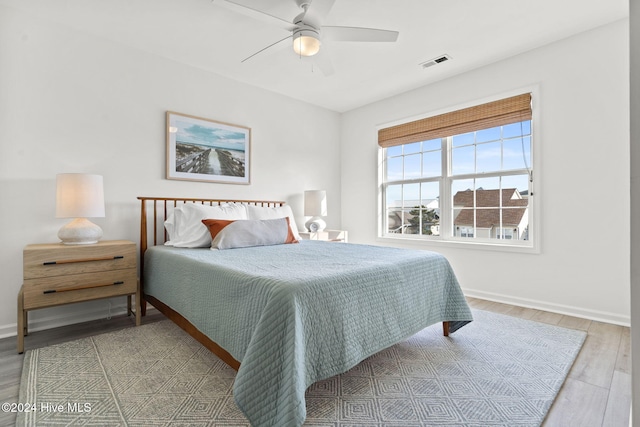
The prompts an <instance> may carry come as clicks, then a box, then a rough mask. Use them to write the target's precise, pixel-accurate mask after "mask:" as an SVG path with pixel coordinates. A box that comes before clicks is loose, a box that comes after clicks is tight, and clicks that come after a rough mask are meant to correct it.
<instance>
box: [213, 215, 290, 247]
mask: <svg viewBox="0 0 640 427" xmlns="http://www.w3.org/2000/svg"><path fill="white" fill-rule="evenodd" d="M202 223H203V224H204V225H205V226H206V227H207V228H208V229H209V233H210V234H211V239H212V241H211V249H232V248H247V247H251V246H270V245H282V244H286V243H298V240H296V238H295V236H294V235H293V233H292V231H291V227H289V218H278V219H261V220H242V219H241V220H226V219H203V220H202Z"/></svg>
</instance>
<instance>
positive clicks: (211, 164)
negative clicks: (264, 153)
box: [167, 111, 251, 184]
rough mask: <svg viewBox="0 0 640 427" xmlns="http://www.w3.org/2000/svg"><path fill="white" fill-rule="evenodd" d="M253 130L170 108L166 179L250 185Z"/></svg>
mask: <svg viewBox="0 0 640 427" xmlns="http://www.w3.org/2000/svg"><path fill="white" fill-rule="evenodd" d="M250 150H251V129H249V128H248V127H244V126H238V125H232V124H229V123H221V122H216V121H213V120H209V119H203V118H201V117H195V116H189V115H186V114H180V113H174V112H172V111H167V179H184V180H189V181H209V182H223V183H229V184H249V183H250V180H249V170H250V158H251V156H250V154H251V153H250Z"/></svg>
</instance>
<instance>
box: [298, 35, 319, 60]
mask: <svg viewBox="0 0 640 427" xmlns="http://www.w3.org/2000/svg"><path fill="white" fill-rule="evenodd" d="M293 51H294V52H295V53H296V54H298V55H301V56H313V55H315V54H316V53H318V52H319V51H320V38H319V37H318V33H317V32H315V31H309V30H303V31H298V32H296V33H295V34H294V35H293Z"/></svg>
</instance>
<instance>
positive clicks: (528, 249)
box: [376, 235, 540, 254]
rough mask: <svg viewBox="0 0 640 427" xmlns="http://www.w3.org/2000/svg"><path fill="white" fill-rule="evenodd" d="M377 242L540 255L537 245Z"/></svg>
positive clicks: (422, 240) (398, 239) (429, 240)
mask: <svg viewBox="0 0 640 427" xmlns="http://www.w3.org/2000/svg"><path fill="white" fill-rule="evenodd" d="M376 241H378V242H384V243H387V244H391V243H392V244H396V245H397V244H406V245H410V246H415V247H420V248H421V249H426V247H429V249H431V248H437V247H445V248H457V249H471V250H482V251H499V252H510V253H526V254H540V248H539V245H531V246H530V245H524V244H520V245H518V244H516V245H513V244H511V245H510V244H504V243H494V242H490V241H487V240H475V239H474V241H467V240H461V239H442V238H421V237H409V236H407V235H404V236H403V237H396V236H391V235H385V236H379V237H377V238H376Z"/></svg>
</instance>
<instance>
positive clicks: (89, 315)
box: [0, 302, 154, 339]
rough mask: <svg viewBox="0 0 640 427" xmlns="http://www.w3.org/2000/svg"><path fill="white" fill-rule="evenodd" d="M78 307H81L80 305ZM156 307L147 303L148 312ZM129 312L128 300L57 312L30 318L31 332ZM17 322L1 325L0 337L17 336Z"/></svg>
mask: <svg viewBox="0 0 640 427" xmlns="http://www.w3.org/2000/svg"><path fill="white" fill-rule="evenodd" d="M78 308H80V307H79V306H78ZM152 309H154V307H152V306H149V305H147V312H148V311H149V310H152ZM125 314H127V304H126V302H123V303H118V304H113V303H112V305H111V308H110V309H108V310H98V311H96V309H95V307H88V308H86V309H75V310H73V312H72V313H69V314H63V315H60V314H57V315H52V316H47V317H43V318H38V319H33V320H32V319H31V318H30V319H29V332H37V331H43V330H45V329H53V328H58V327H60V326H67V325H73V324H76V323H83V322H89V321H92V320H98V319H105V318H109V317H116V316H122V315H125ZM17 330H18V325H17V323H10V324H7V325H2V326H0V339H2V338H9V337H15V336H17V335H18V333H17Z"/></svg>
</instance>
